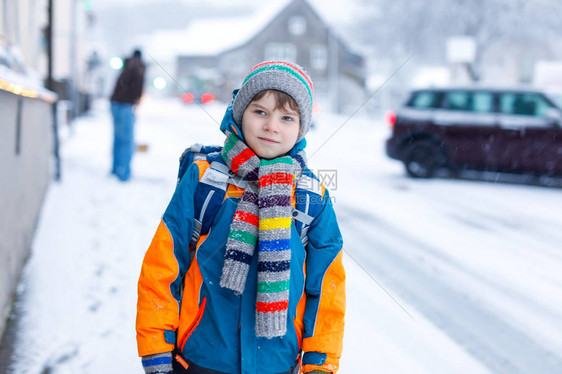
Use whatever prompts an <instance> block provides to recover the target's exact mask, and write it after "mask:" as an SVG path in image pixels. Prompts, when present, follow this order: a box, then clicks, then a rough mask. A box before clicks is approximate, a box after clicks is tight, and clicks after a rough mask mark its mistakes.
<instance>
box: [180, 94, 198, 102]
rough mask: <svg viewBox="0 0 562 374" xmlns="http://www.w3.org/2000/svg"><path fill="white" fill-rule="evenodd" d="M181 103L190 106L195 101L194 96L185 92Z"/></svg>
mask: <svg viewBox="0 0 562 374" xmlns="http://www.w3.org/2000/svg"><path fill="white" fill-rule="evenodd" d="M182 99H183V102H184V103H186V104H191V103H192V102H193V101H194V100H195V96H193V94H192V93H191V92H186V93H184V94H183V97H182Z"/></svg>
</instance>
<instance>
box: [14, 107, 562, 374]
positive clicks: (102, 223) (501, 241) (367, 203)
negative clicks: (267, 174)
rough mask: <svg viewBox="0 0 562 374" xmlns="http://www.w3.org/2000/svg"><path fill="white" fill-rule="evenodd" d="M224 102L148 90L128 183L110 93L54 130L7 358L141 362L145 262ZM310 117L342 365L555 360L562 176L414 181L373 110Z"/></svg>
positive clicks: (54, 373)
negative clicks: (57, 174) (324, 174)
mask: <svg viewBox="0 0 562 374" xmlns="http://www.w3.org/2000/svg"><path fill="white" fill-rule="evenodd" d="M224 108H225V105H224V104H218V103H217V104H212V105H208V106H205V107H204V108H201V107H199V106H197V105H191V106H187V105H183V104H182V103H181V102H179V100H178V101H172V100H169V101H162V100H157V99H151V98H149V97H147V98H145V100H144V101H143V103H142V104H141V106H140V107H139V108H138V111H137V125H136V130H135V131H136V138H137V143H138V144H146V145H147V146H148V150H147V151H146V152H142V153H137V154H136V155H135V159H134V163H133V178H132V180H131V182H130V183H120V182H118V181H117V180H116V179H114V178H112V177H110V175H109V166H110V157H111V123H110V115H109V108H108V103H107V102H104V101H99V102H96V105H95V108H94V110H93V112H92V113H91V114H90V115H89V116H86V117H84V118H81V119H79V120H78V121H76V122H75V123H74V124H73V127H72V128H70V129H62V130H63V131H62V132H61V138H62V141H61V153H62V165H63V170H62V181H61V183H52V184H51V186H50V188H49V191H48V194H47V197H46V200H45V204H44V206H43V209H42V214H41V217H40V221H39V223H38V228H37V231H36V234H35V240H34V245H33V248H32V254H31V256H30V258H29V260H28V263H27V265H26V268H25V270H24V274H23V276H22V281H21V284H20V286H19V288H18V302H17V304H16V309H17V311H18V315H19V319H18V325H17V339H16V341H15V342H14V352H15V353H14V357H13V359H14V362H13V365H12V370H11V371H10V372H13V373H17V374H25V373H29V374H43V373H49V374H70V373H92V374H94V373H96V374H97V373H142V367H141V364H140V359H139V358H138V357H137V354H136V341H135V331H134V323H135V313H136V311H135V308H136V282H137V280H138V275H139V272H140V265H141V261H142V258H143V255H144V252H145V251H146V249H147V247H148V245H149V243H150V240H151V238H152V236H153V234H154V231H155V230H156V227H157V225H158V222H159V219H160V217H161V214H162V213H163V211H164V209H165V207H166V205H167V203H168V201H169V199H170V197H171V195H172V193H173V190H174V187H175V178H176V174H177V166H178V163H177V160H178V157H179V155H180V154H181V153H182V151H183V150H184V149H185V148H186V147H188V146H189V145H191V144H193V143H202V144H222V143H223V137H224V136H223V134H222V133H221V132H220V131H219V130H218V127H219V126H218V124H217V122H220V120H221V118H222V112H223V111H224ZM348 120H349V121H348ZM346 121H347V123H346V124H345V126H343V127H342V128H341V130H338V128H339V127H340V125H342V124H343V123H344V122H346ZM314 122H315V125H316V126H315V128H314V129H313V130H312V131H311V132H310V133H309V135H308V136H307V139H308V147H307V152H308V156H309V165H310V168H311V169H312V170H313V171H325V170H335V171H336V172H337V183H336V184H335V185H333V186H331V189H332V190H331V191H330V193H331V195H332V196H333V197H334V199H335V202H334V206H335V209H336V212H337V214H338V219H339V222H340V226H341V229H342V233H343V236H344V247H345V251H346V253H345V255H344V261H345V265H346V272H347V295H348V299H347V315H346V335H345V341H344V352H343V356H342V360H341V370H340V373H342V374H352V373H375V372H380V373H416V374H418V373H428V374H429V373H432V374H440V373H443V374H448V373H470V374H479V373H482V374H484V373H509V374H519V373H540V374H549V373H559V372H560V368H561V367H562V334H560V326H562V253H561V251H560V243H562V230H560V227H562V218H561V217H562V215H561V214H560V209H562V193H561V190H560V188H547V187H539V186H529V185H517V184H499V183H498V184H495V183H491V182H484V181H467V180H454V179H432V180H413V179H410V178H407V177H406V176H405V173H404V171H403V167H402V165H401V164H400V163H398V162H396V161H393V160H390V159H388V158H387V157H386V156H385V154H384V140H385V139H386V138H387V137H388V134H389V129H388V127H387V125H386V124H383V123H382V119H380V118H368V117H366V116H365V114H363V113H362V112H359V114H358V115H357V116H356V117H354V118H351V119H349V118H348V117H344V116H341V117H340V116H336V115H331V114H320V115H318V116H317V117H316V118H315V120H314ZM336 131H337V132H336ZM334 133H335V135H334V136H333V138H331V139H329V138H330V137H331V136H332V135H333V134H334ZM327 139H329V140H328V141H327V142H326V140H327Z"/></svg>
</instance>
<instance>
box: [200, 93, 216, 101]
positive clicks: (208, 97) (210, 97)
mask: <svg viewBox="0 0 562 374" xmlns="http://www.w3.org/2000/svg"><path fill="white" fill-rule="evenodd" d="M213 101H215V97H214V96H213V95H212V94H210V93H208V92H206V93H204V94H203V95H201V102H202V103H203V104H210V103H212V102H213Z"/></svg>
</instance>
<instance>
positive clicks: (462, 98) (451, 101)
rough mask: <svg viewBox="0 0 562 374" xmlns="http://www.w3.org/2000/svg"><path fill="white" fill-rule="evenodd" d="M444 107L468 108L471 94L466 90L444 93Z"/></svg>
mask: <svg viewBox="0 0 562 374" xmlns="http://www.w3.org/2000/svg"><path fill="white" fill-rule="evenodd" d="M445 102H446V105H445V107H446V108H447V109H450V110H465V111H468V110H470V107H471V106H472V95H471V94H470V93H469V92H466V91H451V92H447V93H446V94H445Z"/></svg>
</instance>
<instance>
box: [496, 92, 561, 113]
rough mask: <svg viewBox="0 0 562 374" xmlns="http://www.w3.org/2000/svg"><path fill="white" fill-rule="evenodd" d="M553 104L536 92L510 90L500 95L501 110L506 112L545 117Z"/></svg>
mask: <svg viewBox="0 0 562 374" xmlns="http://www.w3.org/2000/svg"><path fill="white" fill-rule="evenodd" d="M549 108H553V105H552V104H550V103H549V102H548V101H546V100H545V99H544V98H543V97H542V96H541V95H538V94H535V93H516V92H508V93H503V94H501V96H500V111H501V112H502V113H504V114H514V115H521V116H534V117H544V116H545V115H546V111H547V110H548V109H549Z"/></svg>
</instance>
